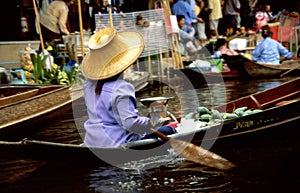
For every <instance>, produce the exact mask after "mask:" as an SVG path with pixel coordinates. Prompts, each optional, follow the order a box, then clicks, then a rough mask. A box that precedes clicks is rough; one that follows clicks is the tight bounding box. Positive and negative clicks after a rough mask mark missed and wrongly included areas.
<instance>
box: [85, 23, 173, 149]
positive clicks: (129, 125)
mask: <svg viewBox="0 0 300 193" xmlns="http://www.w3.org/2000/svg"><path fill="white" fill-rule="evenodd" d="M88 44H89V48H90V51H89V52H88V53H87V55H86V56H85V57H84V59H83V61H82V72H83V75H84V76H85V77H86V80H85V83H84V98H85V103H86V106H87V113H88V120H87V121H86V122H85V123H84V128H85V131H86V133H85V138H84V145H85V146H89V147H90V146H93V147H118V146H120V145H121V144H124V143H126V142H130V141H135V140H140V139H145V138H154V135H152V134H151V132H150V128H152V127H153V124H152V122H151V120H150V119H149V118H148V117H143V116H139V115H138V113H137V111H136V105H137V100H136V97H135V89H134V86H133V85H132V84H131V83H129V82H127V81H125V80H124V79H123V72H124V71H125V70H126V69H127V68H129V67H130V66H131V65H132V64H133V63H134V62H135V61H136V60H137V58H138V57H139V56H140V54H141V53H142V51H143V49H144V40H143V37H142V36H141V35H140V34H139V33H138V32H136V31H122V32H117V31H116V30H115V29H114V28H104V29H102V30H99V31H97V32H96V33H95V34H94V35H93V36H92V37H91V38H90V40H89V43H88ZM156 129H157V130H159V131H160V132H162V133H164V134H166V135H169V134H173V133H175V132H176V130H175V129H174V128H173V127H171V126H168V125H164V126H162V125H160V126H157V127H156Z"/></svg>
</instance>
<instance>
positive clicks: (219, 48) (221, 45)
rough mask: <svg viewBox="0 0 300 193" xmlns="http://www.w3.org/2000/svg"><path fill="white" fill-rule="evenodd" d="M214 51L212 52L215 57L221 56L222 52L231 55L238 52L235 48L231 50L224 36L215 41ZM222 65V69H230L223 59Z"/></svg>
mask: <svg viewBox="0 0 300 193" xmlns="http://www.w3.org/2000/svg"><path fill="white" fill-rule="evenodd" d="M215 46H216V51H215V53H214V57H215V58H222V55H223V54H226V55H229V56H232V55H238V54H239V53H238V52H236V51H235V50H232V49H230V48H229V47H228V40H227V39H225V38H218V40H217V41H216V44H215ZM222 65H223V71H230V69H229V67H228V66H227V64H226V62H225V60H222Z"/></svg>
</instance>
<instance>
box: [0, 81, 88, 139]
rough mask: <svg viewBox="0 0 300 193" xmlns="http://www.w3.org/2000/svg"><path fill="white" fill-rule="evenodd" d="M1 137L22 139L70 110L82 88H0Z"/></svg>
mask: <svg viewBox="0 0 300 193" xmlns="http://www.w3.org/2000/svg"><path fill="white" fill-rule="evenodd" d="M0 93H1V98H0V115H1V118H0V136H1V137H0V138H1V139H2V140H3V139H7V138H10V137H11V136H21V135H22V134H24V133H26V132H30V130H31V129H32V128H33V127H34V126H36V125H39V126H41V125H42V123H45V122H48V121H50V120H53V119H55V118H58V117H59V116H60V115H61V114H63V113H66V112H68V111H70V110H72V103H73V102H74V101H76V100H77V99H79V98H81V97H82V96H83V90H82V88H71V87H69V86H64V85H38V84H37V85H27V84H6V85H1V86H0Z"/></svg>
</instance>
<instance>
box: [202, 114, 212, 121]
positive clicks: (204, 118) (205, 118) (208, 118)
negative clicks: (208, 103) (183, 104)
mask: <svg viewBox="0 0 300 193" xmlns="http://www.w3.org/2000/svg"><path fill="white" fill-rule="evenodd" d="M211 117H212V116H211V115H210V114H203V115H201V116H200V119H201V120H202V121H210V119H211Z"/></svg>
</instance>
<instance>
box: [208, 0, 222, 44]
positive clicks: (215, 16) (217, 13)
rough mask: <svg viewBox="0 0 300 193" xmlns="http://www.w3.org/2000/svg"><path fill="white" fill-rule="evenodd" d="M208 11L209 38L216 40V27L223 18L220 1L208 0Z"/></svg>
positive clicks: (217, 32) (217, 33)
mask: <svg viewBox="0 0 300 193" xmlns="http://www.w3.org/2000/svg"><path fill="white" fill-rule="evenodd" d="M208 9H209V28H210V31H211V36H212V37H213V38H216V37H217V36H218V35H219V31H218V26H219V20H220V19H221V18H223V14H222V7H221V1H220V0H208Z"/></svg>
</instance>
